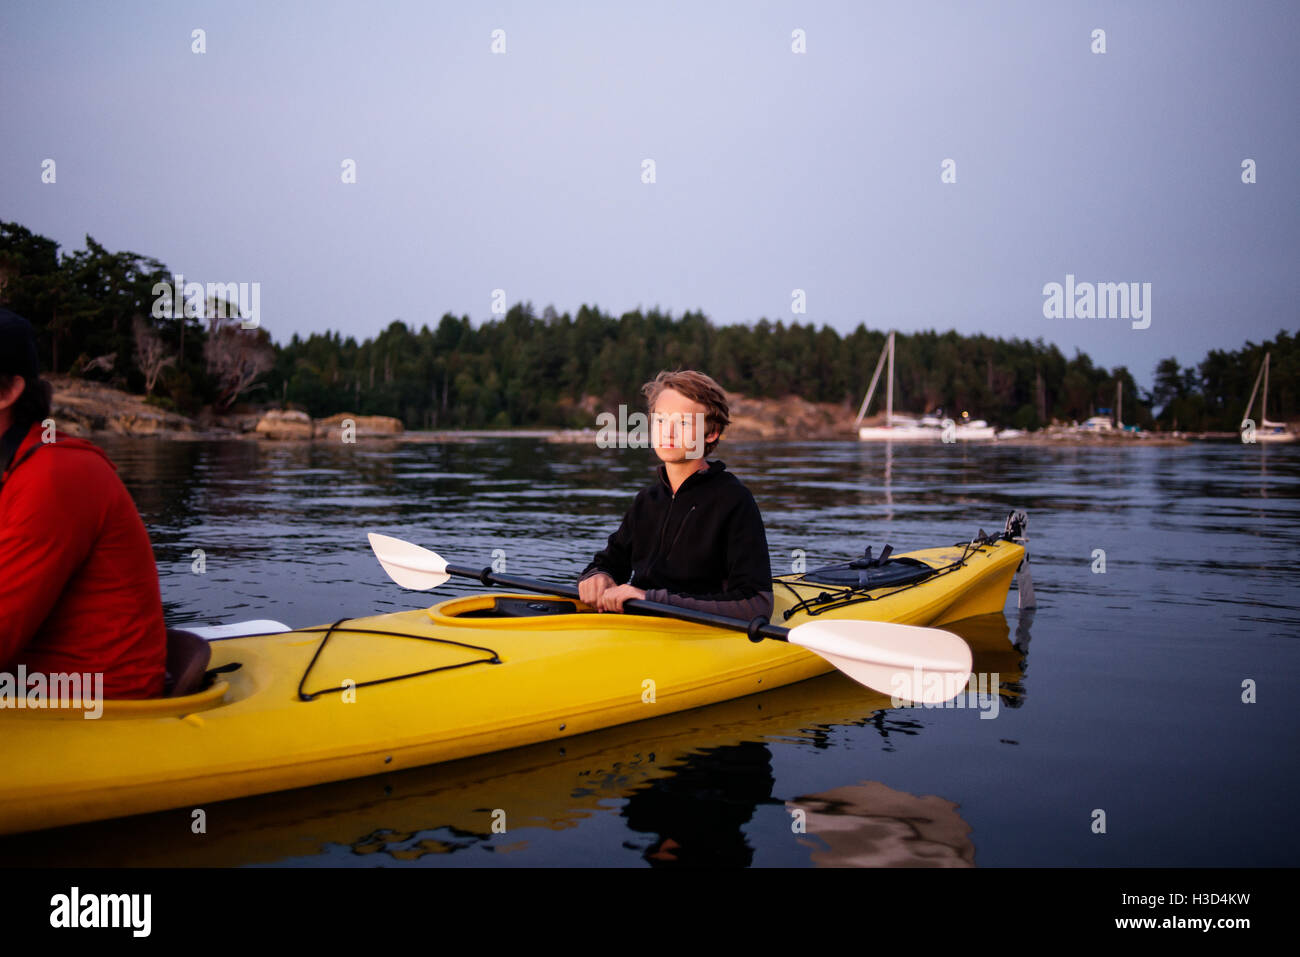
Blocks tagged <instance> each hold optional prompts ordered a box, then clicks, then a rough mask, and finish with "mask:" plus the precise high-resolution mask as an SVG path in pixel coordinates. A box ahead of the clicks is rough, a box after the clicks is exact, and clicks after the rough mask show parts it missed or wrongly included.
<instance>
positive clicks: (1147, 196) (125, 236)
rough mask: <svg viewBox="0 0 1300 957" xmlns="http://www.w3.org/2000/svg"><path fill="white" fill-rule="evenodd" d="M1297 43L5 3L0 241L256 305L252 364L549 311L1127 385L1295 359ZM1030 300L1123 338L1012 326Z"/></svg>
mask: <svg viewBox="0 0 1300 957" xmlns="http://www.w3.org/2000/svg"><path fill="white" fill-rule="evenodd" d="M196 30H201V31H203V32H202V34H201V41H202V42H201V45H202V48H203V49H202V52H196V46H199V45H200V44H199V40H197V39H196V38H195V32H194V31H196ZM498 31H499V32H498ZM1097 31H1102V32H1101V33H1098V32H1097ZM1103 44H1104V52H1103ZM494 47H495V48H496V49H495V50H494ZM800 48H802V52H798V50H799V49H800ZM1297 48H1300V4H1297V3H1294V2H1289V0H1282V2H1260V0H1245V2H1227V0H1224V2H1213V3H1210V2H1143V3H1132V2H1127V0H1126V2H1116V3H1103V2H1052V3H1041V2H991V3H977V2H953V3H940V2H926V0H918V2H914V3H908V2H889V3H875V2H848V3H835V2H817V3H796V2H786V3H763V2H730V3H710V2H707V0H701V2H663V3H658V4H647V3H644V2H636V3H632V2H620V0H610V2H604V3H601V2H594V0H593V2H588V3H566V2H554V3H537V2H534V3H515V4H512V3H491V2H482V3H471V2H455V3H428V2H426V3H415V2H409V3H408V2H401V3H399V2H383V0H376V2H373V3H367V4H342V3H324V2H318V3H278V2H277V3H256V2H252V3H242V2H236V3H230V2H223V3H140V2H115V3H111V4H100V3H91V2H82V3H67V2H57V0H56V2H23V0H5V2H4V4H3V5H0V63H3V67H2V68H0V75H3V80H0V84H2V86H0V131H2V132H0V142H3V148H2V149H0V219H5V220H9V221H17V222H19V223H21V224H22V225H24V226H26V227H27V228H29V229H31V230H33V231H34V232H37V233H40V234H42V235H45V236H48V237H50V238H52V239H54V240H56V241H58V242H59V243H60V245H61V246H62V248H63V250H64V251H65V252H71V251H74V250H78V249H81V248H83V247H84V240H85V237H86V235H87V234H89V235H91V236H93V237H94V238H95V240H96V241H98V242H99V243H101V244H103V245H105V246H106V247H107V248H108V249H109V250H112V251H118V250H130V251H132V252H137V253H140V254H142V255H146V256H152V257H154V258H157V259H159V260H161V261H162V262H164V263H166V264H167V265H168V266H169V267H170V268H171V269H172V270H174V271H176V272H180V273H182V274H183V275H184V276H185V278H186V280H189V281H199V282H249V283H251V282H257V283H260V287H261V288H260V292H261V323H262V325H263V326H264V327H265V328H266V329H267V330H268V331H269V332H270V333H271V334H272V336H273V337H274V338H275V339H276V340H278V341H282V342H283V341H287V340H288V338H289V337H290V335H292V334H293V333H295V332H296V333H299V334H306V333H310V332H313V331H326V330H339V331H341V332H342V333H344V334H345V335H353V336H356V337H358V338H363V337H366V336H371V335H374V334H375V333H377V332H378V331H380V330H381V329H383V328H384V327H385V326H387V325H388V324H389V323H390V322H392V321H393V320H394V319H402V320H403V321H405V322H406V323H407V324H408V325H411V326H413V327H416V328H418V327H419V326H420V325H422V324H426V323H427V324H429V325H431V326H432V325H435V324H436V323H437V321H438V319H439V318H440V317H441V316H442V315H443V314H444V313H448V312H450V313H453V314H455V315H458V316H459V315H468V316H469V317H470V318H471V319H472V320H474V322H475V323H479V322H483V321H486V320H488V319H491V318H493V317H494V314H493V311H492V310H493V307H494V301H495V302H497V303H503V304H504V306H506V307H508V306H509V305H512V304H514V303H516V302H531V303H532V304H533V305H534V307H535V309H536V311H537V312H538V314H540V313H541V310H542V309H543V308H544V307H545V306H546V305H548V304H549V305H554V306H555V308H556V309H557V310H558V311H559V312H561V313H563V312H565V311H568V312H574V311H576V310H577V308H578V307H579V306H580V305H582V304H584V303H586V304H589V305H597V306H599V307H600V308H601V309H602V310H604V311H606V312H610V313H613V314H615V315H618V314H620V313H622V312H624V311H627V310H631V309H636V308H642V309H650V308H655V307H657V308H659V309H661V310H664V311H669V312H671V313H672V314H673V315H676V316H679V315H681V314H682V313H683V312H684V311H686V310H700V311H702V312H704V314H705V315H707V316H708V317H709V318H710V319H711V320H713V321H714V322H715V323H720V324H728V323H739V322H746V323H752V322H754V321H756V320H758V319H760V318H767V319H769V320H772V321H776V320H778V319H782V320H785V321H786V322H787V323H788V322H791V321H798V322H801V323H808V322H811V323H813V324H815V325H817V326H819V327H820V326H822V325H828V326H831V327H833V328H835V329H837V330H840V331H841V332H847V331H850V330H852V329H853V328H855V327H856V326H857V325H858V324H859V323H865V324H866V325H867V326H868V327H869V328H873V329H881V330H884V329H898V330H900V331H903V332H911V331H916V330H921V329H937V330H940V331H944V330H947V329H955V330H957V331H958V332H961V333H963V334H978V333H982V334H986V335H990V336H997V337H1002V338H1011V337H1019V338H1025V339H1037V338H1040V337H1041V338H1042V339H1044V340H1045V341H1047V342H1053V343H1056V344H1057V345H1058V346H1059V347H1060V348H1061V350H1062V351H1063V352H1064V353H1065V354H1066V355H1073V354H1074V352H1075V350H1076V349H1082V350H1083V351H1085V352H1087V353H1088V354H1089V355H1091V356H1092V358H1093V359H1094V361H1096V362H1098V363H1099V364H1101V365H1103V366H1106V367H1107V368H1112V367H1115V366H1118V365H1125V366H1127V367H1128V368H1129V369H1130V371H1131V372H1133V374H1134V375H1135V377H1136V378H1137V380H1138V381H1139V383H1142V384H1144V385H1147V386H1149V385H1150V384H1151V382H1152V378H1153V376H1152V373H1153V370H1154V368H1155V365H1156V363H1157V362H1158V361H1159V360H1160V359H1161V358H1164V357H1166V356H1176V357H1177V358H1178V359H1179V361H1180V362H1182V363H1183V364H1184V365H1188V364H1193V363H1195V362H1198V361H1199V360H1200V359H1201V358H1203V357H1204V355H1205V353H1206V352H1207V351H1208V350H1209V349H1214V348H1217V349H1236V348H1240V347H1241V346H1242V345H1243V344H1244V342H1246V341H1247V340H1251V341H1255V342H1259V341H1262V340H1264V339H1268V338H1271V337H1272V336H1274V335H1276V334H1277V333H1278V331H1279V330H1287V331H1290V332H1293V333H1294V332H1296V331H1300V305H1298V303H1300V268H1298V266H1300V215H1298V213H1300V108H1298V107H1300V97H1298V96H1297V91H1300V58H1297V57H1296V55H1295V51H1296V49H1297ZM47 160H53V161H54V180H55V181H54V182H44V181H43V178H48V172H47V171H48V164H46V161H47ZM349 160H350V161H352V162H353V163H354V164H355V182H345V181H344V180H345V178H346V177H345V171H344V164H345V163H346V162H347V161H349ZM647 161H650V162H652V163H653V167H652V172H653V177H650V176H649V175H648V171H649V170H650V169H651V167H650V166H649V165H648V163H647ZM1247 161H1252V162H1251V163H1250V166H1251V169H1252V170H1253V178H1254V180H1255V181H1254V182H1243V175H1245V174H1244V171H1243V163H1245V162H1247ZM651 178H652V181H647V180H649V179H651ZM945 180H951V181H945ZM1067 276H1073V277H1074V279H1073V282H1074V283H1076V284H1082V283H1098V284H1099V283H1138V284H1139V285H1138V287H1137V288H1138V289H1139V290H1146V289H1148V288H1149V290H1150V292H1149V300H1148V299H1147V297H1146V295H1144V296H1143V298H1142V301H1143V303H1144V304H1147V305H1148V306H1149V315H1148V316H1147V318H1148V319H1149V323H1147V324H1145V327H1141V326H1143V324H1144V323H1145V320H1141V321H1138V320H1135V319H1132V318H1131V317H1130V318H1129V319H1126V318H1123V317H1113V316H1112V317H1102V316H1091V317H1083V318H1080V317H1077V316H1075V317H1069V318H1067V317H1066V316H1065V315H1062V316H1051V317H1049V316H1046V315H1044V303H1045V301H1046V300H1047V295H1046V294H1045V292H1044V288H1045V287H1046V286H1047V285H1048V284H1050V283H1060V284H1061V285H1062V286H1064V285H1065V284H1066V282H1067V278H1066V277H1067ZM1147 283H1149V284H1150V286H1149V287H1147V286H1146V285H1145V284H1147ZM496 290H502V291H503V292H502V293H500V294H497V293H496V292H495V291H496ZM797 291H802V294H800V293H799V292H797ZM494 297H495V298H494ZM801 308H802V309H803V311H797V310H799V309H801ZM898 361H899V362H905V361H906V357H905V356H904V355H902V354H900V355H899V358H898ZM870 373H871V369H870V368H864V369H863V387H864V389H865V386H866V383H867V381H868V380H869V377H870ZM724 385H725V383H724Z"/></svg>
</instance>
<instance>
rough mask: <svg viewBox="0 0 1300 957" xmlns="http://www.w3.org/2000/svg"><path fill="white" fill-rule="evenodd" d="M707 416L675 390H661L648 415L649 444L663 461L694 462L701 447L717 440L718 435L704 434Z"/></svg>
mask: <svg viewBox="0 0 1300 957" xmlns="http://www.w3.org/2000/svg"><path fill="white" fill-rule="evenodd" d="M707 414H708V409H706V408H705V407H704V406H703V405H702V404H700V403H699V402H692V401H691V400H690V399H688V398H686V396H684V395H682V394H681V393H680V392H678V391H677V390H676V389H664V390H663V391H662V392H660V393H659V398H658V399H657V400H656V401H655V405H654V409H653V410H651V413H650V441H651V443H652V444H653V445H654V450H655V454H656V455H658V456H659V458H660V459H661V460H662V461H664V462H682V461H686V460H692V461H698V460H699V459H700V458H701V457H702V456H703V455H704V447H705V445H707V444H708V443H709V442H712V441H714V440H715V439H717V438H718V436H719V433H718V432H710V433H708V434H707V435H706V434H705V429H707V428H708V426H707V425H706V424H705V419H706V416H707Z"/></svg>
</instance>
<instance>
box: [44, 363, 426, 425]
mask: <svg viewBox="0 0 1300 957" xmlns="http://www.w3.org/2000/svg"><path fill="white" fill-rule="evenodd" d="M48 380H49V382H50V384H51V385H52V386H53V387H54V397H53V402H52V409H51V414H52V417H53V418H54V421H55V424H56V427H57V428H58V429H59V430H60V431H62V432H64V433H65V434H67V435H76V436H91V435H122V436H132V437H149V438H159V439H173V440H187V439H188V440H205V439H232V438H233V439H262V440H267V441H310V440H312V439H329V438H338V439H342V440H343V441H349V440H362V439H385V438H390V439H391V438H396V437H398V436H401V435H402V434H403V432H404V428H403V426H402V423H401V421H400V420H398V419H394V418H389V417H388V416H383V415H353V414H352V413H349V412H340V413H338V414H336V415H331V416H329V417H328V418H324V419H313V418H311V417H310V416H308V415H307V413H306V412H296V411H280V410H272V411H269V412H233V413H228V414H225V415H214V414H211V413H207V412H205V413H204V414H201V415H199V416H196V417H190V416H186V415H181V414H180V413H178V412H172V411H169V410H167V409H164V408H161V407H159V406H157V405H153V404H151V403H149V402H148V401H146V400H145V398H144V396H139V395H132V394H131V393H129V392H123V391H121V390H120V389H114V388H112V387H111V386H106V385H103V384H102V383H98V382H88V381H86V380H84V379H73V378H69V377H66V376H49V377H48Z"/></svg>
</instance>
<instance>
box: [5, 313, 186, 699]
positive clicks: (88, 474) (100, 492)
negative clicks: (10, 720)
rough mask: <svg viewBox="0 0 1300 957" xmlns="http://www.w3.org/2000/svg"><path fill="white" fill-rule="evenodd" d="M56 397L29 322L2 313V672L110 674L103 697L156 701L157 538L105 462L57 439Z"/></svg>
mask: <svg viewBox="0 0 1300 957" xmlns="http://www.w3.org/2000/svg"><path fill="white" fill-rule="evenodd" d="M50 398H51V388H50V384H49V383H48V382H46V381H45V380H43V379H42V378H41V377H40V365H39V361H38V359H37V354H36V337H35V334H34V333H33V331H32V327H31V324H30V323H28V321H27V320H26V319H24V318H23V317H22V316H19V315H17V314H16V313H13V312H10V311H9V310H7V309H0V674H6V675H13V674H15V673H18V669H19V668H20V667H21V668H22V669H23V671H24V672H25V673H26V674H27V675H28V676H29V677H31V676H35V675H45V676H47V680H48V677H49V676H53V675H71V674H102V675H103V695H104V697H105V698H108V699H114V698H152V697H159V696H161V695H162V694H163V690H164V674H165V671H164V669H165V664H166V654H167V631H166V627H165V626H164V624H163V609H162V598H161V595H160V593H159V588H158V567H157V566H156V565H155V564H154V558H153V548H152V546H151V545H150V544H149V533H148V532H147V531H146V530H145V527H144V522H142V521H141V520H140V514H139V513H138V512H137V511H136V508H135V503H134V502H133V501H132V500H131V495H130V493H129V492H127V490H126V487H125V486H124V485H123V484H122V480H121V479H119V478H118V477H117V470H116V468H115V467H114V465H113V463H112V462H111V461H110V460H109V458H108V456H106V455H105V454H104V453H103V452H102V451H101V450H100V449H99V448H98V447H96V446H94V445H92V444H91V443H89V442H86V441H84V440H82V439H73V438H63V437H61V436H59V435H58V434H57V427H56V424H55V423H54V421H53V420H52V419H50V418H49V415H50ZM24 691H25V689H19V692H18V693H19V694H22V693H24Z"/></svg>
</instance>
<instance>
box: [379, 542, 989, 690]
mask: <svg viewBox="0 0 1300 957" xmlns="http://www.w3.org/2000/svg"><path fill="white" fill-rule="evenodd" d="M369 537H370V547H371V548H372V549H374V552H375V557H376V558H378V559H379V564H381V565H382V566H383V567H384V571H386V572H388V575H389V577H390V578H392V579H393V581H395V582H396V583H397V584H399V585H401V586H402V587H403V588H410V589H413V590H415V591H428V590H429V589H431V588H437V587H438V586H439V585H441V584H443V583H444V582H446V581H447V579H448V578H450V577H451V576H452V575H458V576H461V577H463V578H473V579H476V580H477V581H480V582H482V583H483V584H484V585H497V586H504V587H507V588H520V589H523V590H525V591H535V592H541V593H543V594H547V595H559V596H561V597H564V598H572V599H576V600H580V599H579V598H578V589H577V587H576V586H574V585H558V584H552V583H549V582H543V581H535V580H533V579H531V578H520V577H519V576H517V575H502V574H497V573H495V572H493V571H492V569H490V568H483V569H476V568H467V567H463V566H457V565H449V564H448V563H447V562H446V561H445V560H444V559H443V558H442V557H441V556H440V555H438V554H437V553H435V552H431V551H429V550H428V549H426V548H421V547H420V546H419V545H414V544H412V543H410V542H404V541H402V540H401V539H400V538H390V537H389V536H387V535H376V534H374V533H371V534H370V536H369ZM623 607H624V608H625V609H628V610H630V611H636V612H641V613H643V614H648V615H655V616H657V617H660V618H674V619H677V620H679V621H690V622H695V623H697V624H701V625H713V626H714V627H717V628H729V629H731V630H733V631H740V632H744V633H746V634H748V635H749V636H750V639H751V640H753V641H758V640H759V639H762V638H768V639H771V640H774V641H786V642H789V643H790V644H792V645H798V646H799V647H800V648H806V649H807V650H809V651H812V652H815V653H816V654H818V655H821V657H823V658H825V659H826V660H827V661H828V662H830V663H831V664H832V665H834V666H835V667H836V668H838V669H839V670H840V671H842V672H844V673H845V674H846V675H848V676H849V677H850V678H852V679H853V680H854V681H857V682H858V683H859V684H863V685H866V686H867V687H868V688H871V689H873V690H875V691H880V692H884V693H886V694H889V695H891V696H892V697H895V698H899V699H902V700H905V701H913V702H921V703H925V704H938V703H940V702H943V701H947V700H948V699H950V698H953V697H955V696H956V695H957V694H959V693H960V692H961V691H962V689H963V688H965V687H966V682H967V681H968V680H969V679H970V669H971V653H970V648H969V647H968V646H967V645H966V642H964V641H962V640H961V639H960V638H958V637H957V636H956V635H954V634H952V633H950V632H947V631H941V630H939V629H937V628H918V627H916V626H914V625H896V624H893V623H891V622H881V621H853V620H848V619H839V620H827V621H811V622H807V623H805V624H802V625H796V626H795V627H794V628H782V627H780V626H778V625H773V624H770V623H767V622H764V621H763V620H762V619H758V620H757V621H755V622H747V621H742V620H741V619H739V618H727V617H725V616H722V615H714V614H711V613H710V612H704V611H696V610H694V609H692V608H683V607H681V606H679V605H665V604H660V603H659V602H653V601H647V600H646V599H641V598H629V599H628V600H627V601H625V602H624V603H623Z"/></svg>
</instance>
